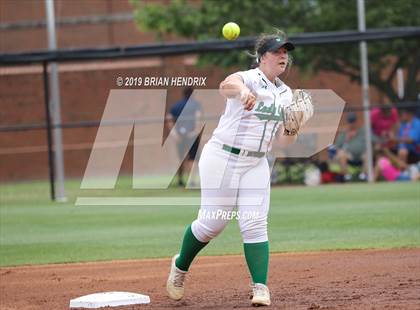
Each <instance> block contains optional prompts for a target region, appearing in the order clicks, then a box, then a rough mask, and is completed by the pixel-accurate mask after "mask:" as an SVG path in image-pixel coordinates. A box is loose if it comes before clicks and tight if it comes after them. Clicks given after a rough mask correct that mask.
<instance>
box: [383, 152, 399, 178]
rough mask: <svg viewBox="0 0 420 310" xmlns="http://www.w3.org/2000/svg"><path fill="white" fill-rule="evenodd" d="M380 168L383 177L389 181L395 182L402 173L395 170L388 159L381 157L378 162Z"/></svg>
mask: <svg viewBox="0 0 420 310" xmlns="http://www.w3.org/2000/svg"><path fill="white" fill-rule="evenodd" d="M378 165H379V168H380V169H381V172H382V176H383V177H384V178H385V180H387V181H395V180H397V179H398V177H399V176H400V174H401V172H400V171H399V170H398V169H397V168H395V167H394V166H393V165H392V163H391V161H390V160H389V159H388V158H386V157H381V158H380V159H379V161H378Z"/></svg>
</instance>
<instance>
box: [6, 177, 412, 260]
mask: <svg viewBox="0 0 420 310" xmlns="http://www.w3.org/2000/svg"><path fill="white" fill-rule="evenodd" d="M129 185H130V184H129V181H127V180H126V179H125V180H124V179H123V181H121V182H120V183H119V184H118V186H117V189H116V190H114V191H111V192H110V191H102V192H101V191H80V190H79V189H78V187H79V183H78V182H76V181H70V182H68V183H67V185H66V188H67V191H68V195H69V197H70V198H69V202H67V203H52V202H50V201H49V200H48V195H49V192H48V185H47V183H45V182H34V183H24V184H14V185H0V186H1V188H0V199H1V200H0V265H1V266H10V265H21V264H45V263H56V262H76V261H94V260H110V259H129V258H147V257H168V256H171V255H173V254H174V253H175V252H176V251H177V249H178V246H179V243H180V240H181V238H182V234H183V231H184V229H185V226H186V225H187V224H189V223H190V222H191V221H192V220H193V219H194V218H195V216H196V214H197V210H198V206H137V207H136V206H106V207H105V206H75V205H74V201H75V199H76V197H77V196H94V195H100V196H104V195H113V196H118V195H120V196H134V195H135V196H150V195H154V196H157V197H161V196H167V197H171V196H191V195H192V196H198V195H199V192H198V191H192V192H191V191H186V190H179V189H175V188H172V189H169V190H167V191H152V190H150V191H140V190H136V191H134V190H131V189H130V186H129ZM269 235H270V241H271V244H270V249H271V251H272V252H280V251H281V252H285V251H288V252H290V251H315V250H316V251H318V250H334V249H363V248H394V247H420V187H419V183H392V184H390V183H381V184H375V185H368V184H360V183H359V184H346V185H335V186H322V187H311V188H308V187H280V188H273V190H272V196H271V210H270V218H269ZM238 253H242V243H241V238H240V234H239V230H238V227H237V223H236V221H232V223H230V224H229V225H228V227H227V229H226V230H225V231H224V232H223V233H222V235H221V236H220V237H219V238H217V239H215V240H214V241H212V244H211V245H210V246H208V247H207V248H206V249H205V250H204V251H203V254H204V255H216V254H238Z"/></svg>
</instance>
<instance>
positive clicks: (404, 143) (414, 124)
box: [398, 109, 420, 161]
mask: <svg viewBox="0 0 420 310" xmlns="http://www.w3.org/2000/svg"><path fill="white" fill-rule="evenodd" d="M398 141H399V142H400V143H399V145H398V152H399V153H401V152H404V151H405V152H407V153H408V156H409V157H410V158H411V160H410V161H418V160H419V157H420V119H418V118H417V117H416V116H415V115H414V113H413V111H410V110H409V109H404V110H402V111H401V124H400V128H399V132H398Z"/></svg>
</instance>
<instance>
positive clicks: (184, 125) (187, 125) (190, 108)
mask: <svg viewBox="0 0 420 310" xmlns="http://www.w3.org/2000/svg"><path fill="white" fill-rule="evenodd" d="M192 91H193V90H192V89H191V88H187V89H185V90H184V97H183V98H182V99H181V100H179V101H177V102H176V103H175V104H174V105H173V106H172V108H171V110H170V113H171V115H172V117H173V118H174V121H175V122H176V124H175V128H176V131H177V133H178V134H179V135H180V136H187V135H188V134H192V133H194V131H195V126H196V118H197V115H198V114H200V113H201V111H202V108H201V105H200V103H198V102H197V101H195V100H194V99H193V98H191V94H192ZM187 102H188V105H187ZM181 113H183V115H182V117H181V118H180V119H178V118H179V116H180V115H181Z"/></svg>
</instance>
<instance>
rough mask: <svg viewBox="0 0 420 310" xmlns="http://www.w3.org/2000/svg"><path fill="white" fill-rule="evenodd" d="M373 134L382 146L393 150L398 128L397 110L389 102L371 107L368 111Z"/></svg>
mask: <svg viewBox="0 0 420 310" xmlns="http://www.w3.org/2000/svg"><path fill="white" fill-rule="evenodd" d="M370 119H371V123H372V131H373V134H374V135H375V136H376V137H377V138H378V142H379V143H380V144H381V146H382V147H387V148H390V149H394V150H395V147H396V145H395V143H396V137H397V130H398V112H397V109H396V108H395V107H393V106H392V105H391V104H389V103H385V104H382V105H381V106H380V107H376V108H373V109H372V111H371V112H370Z"/></svg>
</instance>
